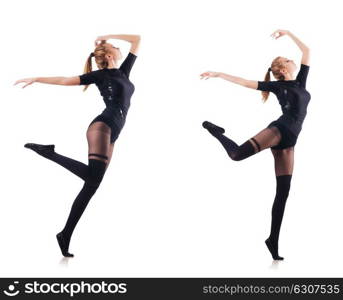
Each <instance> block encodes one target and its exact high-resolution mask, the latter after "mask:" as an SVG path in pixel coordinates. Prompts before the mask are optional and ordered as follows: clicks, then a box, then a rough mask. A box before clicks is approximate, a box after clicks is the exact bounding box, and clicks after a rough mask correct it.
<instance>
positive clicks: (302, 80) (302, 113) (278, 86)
mask: <svg viewBox="0 0 343 300" xmlns="http://www.w3.org/2000/svg"><path fill="white" fill-rule="evenodd" d="M309 68H310V67H309V66H307V65H304V64H301V66H300V71H299V73H298V75H297V77H296V79H295V80H277V81H258V87H257V90H261V91H270V92H272V93H274V94H275V95H276V97H277V99H278V100H279V103H280V105H281V108H282V113H283V114H282V116H281V117H279V118H278V119H277V120H276V121H274V123H279V124H281V125H283V127H284V128H286V129H287V130H288V131H290V132H291V134H293V135H294V136H295V137H297V136H298V135H299V133H300V131H301V129H302V124H303V122H304V119H305V117H306V113H307V105H308V103H309V101H310V99H311V95H310V93H309V92H308V91H307V90H306V79H307V75H308V72H309Z"/></svg>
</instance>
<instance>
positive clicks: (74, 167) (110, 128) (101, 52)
mask: <svg viewBox="0 0 343 300" xmlns="http://www.w3.org/2000/svg"><path fill="white" fill-rule="evenodd" d="M111 38H112V39H120V40H124V41H127V42H130V43H131V48H130V51H129V53H128V55H127V56H126V58H125V60H124V61H123V63H122V64H121V65H120V67H119V68H118V60H120V59H121V58H122V54H121V51H120V49H119V48H117V47H114V46H113V45H112V44H110V43H107V42H106V41H107V40H108V39H111ZM139 44H140V36H139V35H122V34H121V35H106V36H100V37H98V38H97V39H96V40H95V50H94V52H92V53H91V54H90V55H89V57H88V59H87V62H86V66H85V74H82V75H79V76H74V77H36V78H25V79H21V80H18V81H16V82H15V84H17V83H19V82H25V83H26V85H24V86H23V88H24V87H26V86H27V85H30V84H32V83H34V82H41V83H48V84H59V85H85V88H84V91H85V90H86V89H87V87H88V85H90V84H92V83H95V84H96V86H97V88H98V89H99V91H100V94H101V96H102V97H103V100H104V102H105V104H106V108H105V109H104V110H103V111H102V113H101V114H100V115H98V116H97V117H96V118H94V119H93V120H92V122H91V123H90V124H89V126H88V129H87V141H88V165H86V164H84V163H82V162H79V161H77V160H74V159H71V158H69V157H66V156H63V155H61V154H59V153H57V152H55V145H40V144H34V143H27V144H25V147H26V148H29V149H32V150H34V151H35V152H37V153H38V154H40V155H41V156H43V157H45V158H47V159H50V160H52V161H54V162H56V163H58V164H59V165H61V166H63V167H64V168H66V169H68V170H69V171H70V172H72V173H74V174H75V175H77V176H79V177H80V178H81V179H82V180H84V185H83V187H82V189H81V191H80V192H79V194H78V195H77V197H76V199H75V201H74V203H73V205H72V208H71V211H70V214H69V217H68V220H67V222H66V224H65V226H64V228H63V230H62V231H61V232H59V233H58V234H57V235H56V238H57V241H58V244H59V246H60V249H61V252H62V254H63V255H64V256H66V257H72V256H73V254H71V253H69V252H68V249H69V243H70V239H71V236H72V233H73V231H74V229H75V226H76V224H77V223H78V221H79V219H80V217H81V215H82V214H83V212H84V210H85V209H86V206H87V204H88V202H89V200H90V199H91V198H92V196H93V195H94V193H95V192H96V190H97V189H98V187H99V185H100V183H101V181H102V179H103V176H104V174H105V171H106V169H107V167H108V165H109V163H110V160H111V157H112V152H113V147H114V142H115V141H116V139H117V138H118V136H119V134H120V131H121V130H122V128H123V126H124V124H125V120H126V115H127V112H128V109H129V106H130V98H131V96H132V94H133V92H134V89H135V88H134V85H133V83H132V82H131V81H130V80H129V75H130V71H131V68H132V66H133V64H134V62H135V60H136V57H137V52H138V48H139ZM92 57H94V58H95V62H96V64H97V66H98V70H96V71H92Z"/></svg>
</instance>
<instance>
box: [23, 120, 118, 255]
mask: <svg viewBox="0 0 343 300" xmlns="http://www.w3.org/2000/svg"><path fill="white" fill-rule="evenodd" d="M110 136H111V128H110V127H108V125H106V124H105V123H103V122H94V123H93V124H91V125H90V126H89V127H88V130H87V141H88V165H86V164H84V163H82V162H79V161H77V160H74V159H72V158H69V157H67V156H64V155H61V154H59V153H56V152H55V151H54V149H52V147H51V146H53V145H50V147H48V146H44V145H38V144H27V145H29V146H28V148H31V149H32V150H34V151H36V152H37V153H38V154H40V155H41V156H43V157H45V158H47V159H49V160H51V161H54V162H56V163H57V164H59V165H61V166H62V167H64V168H66V169H67V170H69V171H70V172H72V173H73V174H75V175H77V176H78V177H80V178H81V179H83V180H84V184H83V187H82V189H81V191H80V192H79V194H78V195H77V197H76V199H75V200H74V203H73V205H72V207H71V210H70V214H69V217H68V220H67V222H66V224H65V226H64V228H63V230H62V231H61V232H60V233H59V234H58V235H57V239H58V242H59V245H60V247H61V251H62V254H63V255H64V256H73V255H72V254H70V253H68V248H69V243H70V239H71V236H72V233H73V231H74V229H75V227H76V225H77V223H78V221H79V219H80V218H81V216H82V214H83V212H84V210H85V209H86V207H87V205H88V203H89V201H90V199H91V198H92V196H93V195H94V194H95V192H96V190H97V189H98V187H99V185H100V183H101V181H102V179H103V177H104V175H105V172H106V169H107V167H108V164H109V161H110V159H111V156H112V151H113V146H114V145H113V144H110ZM53 148H54V147H53Z"/></svg>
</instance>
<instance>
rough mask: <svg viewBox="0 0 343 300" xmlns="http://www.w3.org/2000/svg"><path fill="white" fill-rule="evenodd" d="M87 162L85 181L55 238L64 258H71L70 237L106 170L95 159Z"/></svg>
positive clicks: (101, 162) (99, 161)
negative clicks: (69, 249)
mask: <svg viewBox="0 0 343 300" xmlns="http://www.w3.org/2000/svg"><path fill="white" fill-rule="evenodd" d="M88 161H89V166H88V167H89V169H88V176H87V179H86V180H85V183H84V185H83V187H82V189H81V191H80V192H79V194H78V195H77V197H76V199H75V200H74V203H73V205H72V207H71V210H70V214H69V217H68V220H67V222H66V224H65V226H64V228H63V230H62V231H61V232H60V233H59V234H58V236H57V239H59V244H60V247H61V244H62V247H61V251H62V254H63V255H65V256H73V255H72V254H70V253H68V248H69V242H70V239H71V236H72V234H73V231H74V229H75V227H76V225H77V223H78V221H79V220H80V218H81V216H82V214H83V212H84V211H85V209H86V207H87V205H88V203H89V201H90V199H91V198H92V197H93V195H94V194H95V192H96V191H97V189H98V187H99V185H100V183H101V181H102V178H103V176H104V174H105V170H106V163H105V162H103V161H101V160H97V159H89V160H88ZM60 241H62V242H60Z"/></svg>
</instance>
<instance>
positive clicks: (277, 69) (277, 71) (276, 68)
mask: <svg viewBox="0 0 343 300" xmlns="http://www.w3.org/2000/svg"><path fill="white" fill-rule="evenodd" d="M281 58H282V57H281V56H278V57H276V58H275V59H274V60H273V61H272V65H271V67H270V70H271V72H272V73H273V76H274V77H275V78H276V79H277V80H284V79H285V76H283V74H282V73H281V69H283V68H284V67H285V66H284V64H283V62H282V60H281ZM264 81H270V72H269V69H268V71H267V73H266V75H265V76H264ZM268 96H269V91H262V100H263V102H266V101H267V99H268Z"/></svg>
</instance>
